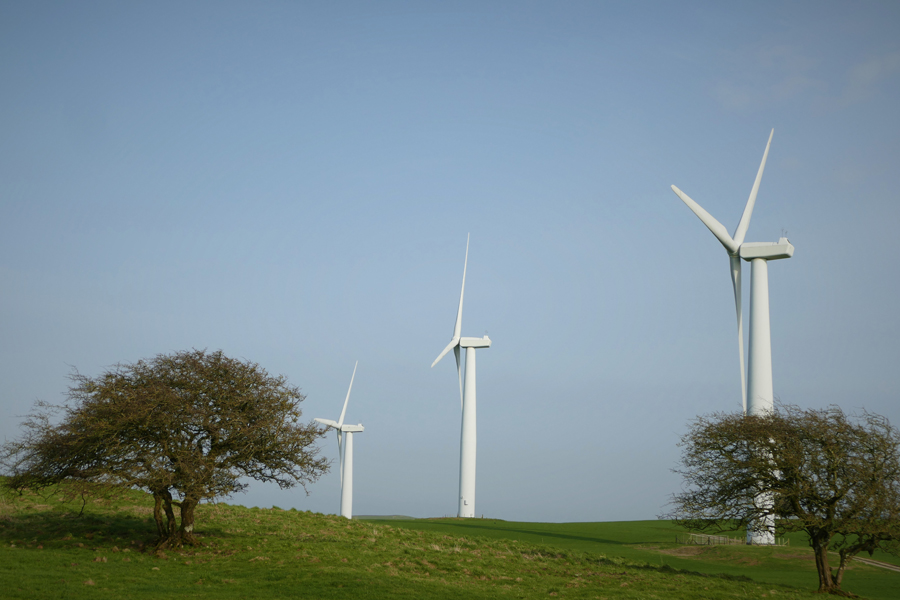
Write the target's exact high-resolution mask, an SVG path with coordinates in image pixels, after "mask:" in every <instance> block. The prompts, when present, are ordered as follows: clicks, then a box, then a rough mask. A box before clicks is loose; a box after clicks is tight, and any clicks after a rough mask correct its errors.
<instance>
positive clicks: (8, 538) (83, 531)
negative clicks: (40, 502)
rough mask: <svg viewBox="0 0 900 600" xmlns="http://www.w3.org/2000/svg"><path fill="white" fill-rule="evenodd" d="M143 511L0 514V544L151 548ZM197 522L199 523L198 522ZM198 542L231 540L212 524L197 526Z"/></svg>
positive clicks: (151, 527)
mask: <svg viewBox="0 0 900 600" xmlns="http://www.w3.org/2000/svg"><path fill="white" fill-rule="evenodd" d="M145 512H149V510H146V511H145V510H144V507H131V509H130V510H129V509H121V508H109V509H106V510H105V511H104V512H101V513H98V512H95V511H94V510H90V511H85V512H84V513H83V514H79V512H78V510H77V509H76V510H71V507H64V506H56V507H53V506H47V507H46V508H43V507H40V506H34V505H31V506H30V507H28V508H27V509H26V510H16V511H13V512H5V513H4V514H0V544H6V545H13V546H17V547H20V548H72V547H79V548H84V547H87V548H94V549H112V548H113V547H123V548H124V547H129V546H130V547H137V548H140V549H142V550H143V549H144V548H145V547H147V548H149V547H151V546H152V545H153V544H154V543H155V542H156V539H157V532H156V523H155V522H154V520H153V517H152V515H147V514H143V513H145ZM198 521H200V520H199V519H198ZM198 525H199V526H200V527H198V529H197V531H196V533H197V536H198V537H199V538H201V539H202V538H207V539H225V538H232V537H235V535H234V534H231V533H228V532H226V531H224V530H223V529H222V528H220V527H219V526H217V525H216V524H214V523H211V524H210V526H209V527H203V523H202V521H200V522H198Z"/></svg>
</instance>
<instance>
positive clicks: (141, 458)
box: [2, 350, 328, 547]
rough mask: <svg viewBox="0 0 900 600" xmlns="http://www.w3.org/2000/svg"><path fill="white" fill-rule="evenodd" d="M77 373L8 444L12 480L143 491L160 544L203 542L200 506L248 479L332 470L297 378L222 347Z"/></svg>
mask: <svg viewBox="0 0 900 600" xmlns="http://www.w3.org/2000/svg"><path fill="white" fill-rule="evenodd" d="M70 379H71V381H72V385H71V386H70V387H69V390H68V395H67V396H68V402H67V403H66V404H64V405H63V406H52V405H49V404H46V403H39V404H38V406H37V407H36V409H35V410H34V412H33V413H32V414H31V415H29V417H28V419H27V420H26V421H25V423H24V428H25V434H24V436H23V437H22V438H21V439H19V440H16V441H13V442H10V443H7V444H6V445H5V446H4V448H3V453H2V456H3V464H4V465H5V466H6V467H7V469H8V471H9V472H10V474H11V476H10V477H9V478H8V479H7V480H6V485H7V486H8V487H10V488H12V489H23V488H42V487H47V486H50V485H54V484H56V483H59V482H62V481H66V480H69V481H73V480H74V481H77V482H82V483H84V482H88V483H95V484H102V485H114V486H120V487H126V488H137V489H143V490H146V491H148V492H150V493H152V494H153V498H154V503H155V506H154V518H155V520H156V525H157V530H158V533H159V541H158V546H159V547H166V546H181V545H184V544H191V545H193V544H197V543H198V540H197V539H196V537H195V536H194V535H193V531H194V509H195V508H196V506H197V504H198V503H199V502H200V501H201V500H208V499H213V498H216V497H220V496H226V495H230V494H233V493H235V492H237V491H241V490H243V489H244V488H246V487H247V484H246V483H244V482H243V481H242V480H243V479H245V478H251V479H255V480H257V481H270V482H275V483H277V484H278V485H279V486H280V487H281V488H289V487H292V486H294V485H296V484H300V485H301V486H302V487H303V488H304V489H306V484H307V483H310V482H313V481H315V480H317V479H318V478H319V476H320V475H322V474H323V473H325V472H326V471H327V470H328V463H327V461H326V460H325V459H323V458H320V457H318V452H319V449H318V448H317V447H316V446H315V443H316V441H317V440H318V439H319V438H320V437H321V436H322V435H323V431H322V430H321V429H319V428H318V427H317V426H316V425H315V424H314V423H313V422H310V423H301V422H300V417H301V411H300V408H299V404H300V402H302V401H303V400H304V399H305V397H304V396H303V395H302V394H301V393H300V390H299V388H297V387H295V386H292V385H289V384H288V383H287V380H286V379H285V378H284V377H283V376H277V377H273V376H270V375H269V374H268V373H267V372H266V371H265V370H264V369H263V368H261V367H260V366H259V365H257V364H255V363H251V362H248V361H239V360H235V359H231V358H228V357H226V356H225V355H224V354H223V353H222V352H221V351H216V352H209V353H208V352H206V351H205V350H192V351H184V352H177V353H175V354H170V355H162V354H160V355H158V356H156V357H155V358H153V359H151V360H139V361H138V362H136V363H134V364H120V365H116V366H115V367H113V368H112V369H110V370H108V371H107V372H104V373H102V374H101V375H99V376H97V377H87V376H85V375H82V374H80V373H78V372H77V371H75V372H74V373H73V374H72V375H71V376H70ZM60 413H61V420H60V422H59V423H58V424H54V421H55V420H56V419H55V418H54V416H55V415H59V414H60ZM173 506H176V507H178V508H179V512H180V523H179V522H177V521H176V517H175V512H174V509H173ZM163 515H164V516H165V518H163Z"/></svg>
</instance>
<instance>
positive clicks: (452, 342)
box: [431, 336, 459, 367]
mask: <svg viewBox="0 0 900 600" xmlns="http://www.w3.org/2000/svg"><path fill="white" fill-rule="evenodd" d="M458 344H459V336H454V337H453V339H452V340H450V343H449V344H447V347H446V348H444V349H443V350H441V353H440V354H438V357H437V358H436V359H434V362H433V363H431V366H432V367H433V366H434V365H436V364H438V362H440V360H441V359H442V358H444V357H445V356H446V355H447V353H448V352H450V349H451V348H453V347H455V346H457V345H458Z"/></svg>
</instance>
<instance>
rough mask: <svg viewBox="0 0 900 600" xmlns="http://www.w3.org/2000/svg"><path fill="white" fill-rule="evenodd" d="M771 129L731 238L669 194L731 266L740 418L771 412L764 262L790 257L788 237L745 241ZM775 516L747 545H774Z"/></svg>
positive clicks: (766, 500) (766, 501)
mask: <svg viewBox="0 0 900 600" xmlns="http://www.w3.org/2000/svg"><path fill="white" fill-rule="evenodd" d="M774 134H775V130H774V129H773V130H772V132H771V133H770V134H769V141H768V143H766V150H765V152H764V153H763V158H762V162H761V163H760V165H759V171H757V173H756V181H754V182H753V189H751V190H750V198H749V199H748V200H747V206H745V207H744V214H743V215H741V220H740V222H739V223H738V226H737V229H735V231H734V237H731V236H729V235H728V230H727V229H725V227H724V226H723V225H722V224H721V223H719V222H718V221H717V220H716V219H715V218H713V216H712V215H710V214H709V213H708V212H706V211H705V210H703V207H701V206H700V205H699V204H697V203H696V202H694V201H693V200H692V199H691V198H690V197H689V196H688V195H687V194H685V193H684V192H682V191H681V190H680V189H678V188H677V187H675V186H674V185H673V186H672V190H673V191H674V192H675V193H676V194H677V195H678V197H679V198H681V199H682V201H684V203H685V204H687V205H688V208H690V209H691V210H692V211H693V212H694V214H695V215H697V216H698V217H699V218H700V220H701V221H703V224H704V225H706V226H707V227H708V228H709V230H710V231H711V232H712V234H713V235H714V236H716V239H718V240H719V242H721V243H722V245H723V246H725V250H727V251H728V256H729V260H730V262H731V281H732V285H733V286H734V305H735V312H736V315H737V326H738V349H739V352H740V360H741V394H742V400H743V407H744V414H749V415H764V414H766V413H768V412H771V411H772V410H774V406H775V394H774V391H773V386H772V342H771V333H770V327H769V267H768V261H770V260H778V259H780V258H790V257H791V256H793V254H794V246H793V245H791V243H790V242H789V241H788V239H787V238H785V237H782V238H781V239H779V240H778V241H777V242H758V243H757V242H753V243H744V236H745V235H746V233H747V228H748V227H749V226H750V216H751V215H752V214H753V206H754V205H755V204H756V195H757V193H758V192H759V182H760V180H762V175H763V170H764V169H765V167H766V159H767V158H768V156H769V146H771V144H772V136H773V135H774ZM741 259H744V260H746V261H748V262H749V263H750V360H749V364H748V365H747V371H749V382H747V381H745V377H744V332H743V316H742V314H741ZM756 502H757V503H758V504H759V505H760V506H764V507H769V508H771V507H772V505H773V498H772V496H771V495H770V494H761V495H760V496H758V497H757V499H756ZM774 522H775V521H774V515H772V516H770V517H768V518H766V519H764V521H763V522H762V523H758V524H756V526H754V527H752V528H751V529H750V530H748V531H747V541H748V543H753V544H773V543H774V540H775V536H774Z"/></svg>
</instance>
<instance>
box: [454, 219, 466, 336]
mask: <svg viewBox="0 0 900 600" xmlns="http://www.w3.org/2000/svg"><path fill="white" fill-rule="evenodd" d="M468 266H469V236H468V235H466V260H465V262H464V263H463V280H462V289H460V290H459V308H458V309H457V310H456V324H455V325H454V326H453V337H454V338H456V339H459V336H460V335H462V334H461V333H460V331H461V330H462V307H463V294H465V292H466V267H468Z"/></svg>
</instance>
